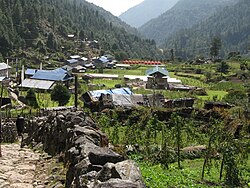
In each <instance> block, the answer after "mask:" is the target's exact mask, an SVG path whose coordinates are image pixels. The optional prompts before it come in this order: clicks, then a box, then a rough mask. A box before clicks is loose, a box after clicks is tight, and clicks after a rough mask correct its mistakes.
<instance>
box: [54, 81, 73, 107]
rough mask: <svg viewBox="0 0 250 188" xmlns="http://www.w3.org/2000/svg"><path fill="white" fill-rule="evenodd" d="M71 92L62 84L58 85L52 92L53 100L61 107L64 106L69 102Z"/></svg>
mask: <svg viewBox="0 0 250 188" xmlns="http://www.w3.org/2000/svg"><path fill="white" fill-rule="evenodd" d="M69 99H70V92H69V90H68V88H67V87H66V86H64V85H63V84H62V83H58V84H56V86H55V87H54V88H53V90H52V91H51V100H53V101H57V102H58V103H59V106H64V105H65V104H67V103H68V102H69Z"/></svg>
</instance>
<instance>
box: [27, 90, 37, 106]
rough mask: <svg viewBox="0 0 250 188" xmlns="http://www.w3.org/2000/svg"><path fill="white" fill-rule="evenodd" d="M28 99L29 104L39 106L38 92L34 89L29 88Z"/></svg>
mask: <svg viewBox="0 0 250 188" xmlns="http://www.w3.org/2000/svg"><path fill="white" fill-rule="evenodd" d="M26 100H27V103H28V105H29V106H32V107H34V108H37V107H38V104H37V100H36V93H35V91H34V89H29V90H28V91H27V95H26Z"/></svg>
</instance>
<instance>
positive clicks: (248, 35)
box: [165, 0, 250, 57]
mask: <svg viewBox="0 0 250 188" xmlns="http://www.w3.org/2000/svg"><path fill="white" fill-rule="evenodd" d="M249 20H250V1H249V0H240V2H238V3H237V4H235V5H232V6H228V7H226V8H224V9H223V10H221V11H220V12H218V13H217V14H215V15H213V16H212V17H210V18H209V19H207V20H206V21H203V22H201V23H200V24H198V25H196V26H194V27H192V28H191V29H186V30H183V31H180V32H178V33H177V34H176V35H173V36H172V37H170V38H169V39H168V40H167V41H166V44H165V48H168V49H170V48H174V49H175V54H176V55H177V56H181V57H193V56H195V55H204V56H209V49H210V43H211V41H212V38H214V37H219V38H221V40H222V52H221V56H224V55H226V53H228V52H230V51H240V52H242V53H244V52H247V51H248V49H249V48H250V23H249Z"/></svg>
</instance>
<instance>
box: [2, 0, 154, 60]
mask: <svg viewBox="0 0 250 188" xmlns="http://www.w3.org/2000/svg"><path fill="white" fill-rule="evenodd" d="M0 4H1V7H0V53H1V54H2V55H3V56H6V55H8V54H11V53H12V52H13V51H15V50H18V49H23V50H25V49H26V50H27V49H28V48H31V49H33V50H38V51H40V52H42V53H44V54H46V53H47V52H50V51H61V50H62V47H63V49H64V51H74V50H75V49H76V48H79V47H81V49H84V45H83V46H80V45H78V44H75V41H76V40H78V41H83V40H85V39H86V38H88V40H98V41H99V45H100V47H101V50H100V51H109V52H111V53H119V54H121V55H123V56H128V57H131V58H138V57H140V58H143V57H144V58H155V57H156V56H157V52H156V46H155V44H154V42H153V41H151V40H143V39H141V38H140V37H138V36H136V35H134V34H131V33H129V32H127V31H126V28H124V27H122V26H119V27H118V25H119V24H121V25H123V23H122V22H121V21H119V20H118V21H117V20H116V18H113V19H114V20H116V21H114V22H110V21H109V20H107V16H110V17H112V16H111V14H109V13H107V12H105V11H104V10H103V9H99V8H98V7H97V6H94V5H93V4H90V3H87V2H85V1H84V0H53V1H51V0H13V1H11V2H10V1H8V0H0ZM104 14H106V16H103V15H104ZM128 28H129V27H128ZM69 34H74V35H75V39H74V40H72V39H69V38H68V35H69ZM1 54H0V57H1Z"/></svg>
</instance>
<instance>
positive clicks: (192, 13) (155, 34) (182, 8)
mask: <svg viewBox="0 0 250 188" xmlns="http://www.w3.org/2000/svg"><path fill="white" fill-rule="evenodd" d="M234 2H235V1H234V0H209V1H207V0H180V1H178V3H177V4H176V5H175V6H174V7H172V8H171V9H170V10H168V11H166V12H165V13H163V14H161V15H160V16H159V17H157V18H155V19H152V20H150V21H149V22H147V23H146V24H144V25H143V26H141V27H140V28H139V31H140V32H141V33H142V34H143V35H144V36H145V37H146V38H150V39H154V40H155V41H156V43H157V44H160V43H161V42H162V41H164V40H165V39H167V38H168V37H169V36H170V35H171V34H172V33H175V32H177V31H178V30H180V29H185V28H190V27H192V26H193V25H195V24H197V23H199V22H200V21H202V20H204V19H206V18H208V17H210V16H212V15H213V14H214V13H215V12H216V11H218V10H220V9H221V8H223V7H225V6H227V5H230V4H233V3H234Z"/></svg>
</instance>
